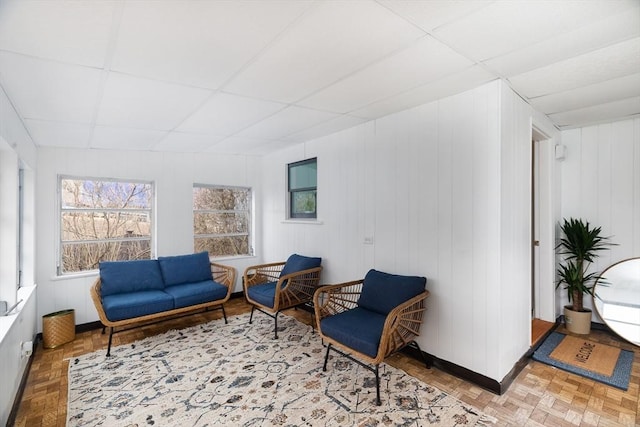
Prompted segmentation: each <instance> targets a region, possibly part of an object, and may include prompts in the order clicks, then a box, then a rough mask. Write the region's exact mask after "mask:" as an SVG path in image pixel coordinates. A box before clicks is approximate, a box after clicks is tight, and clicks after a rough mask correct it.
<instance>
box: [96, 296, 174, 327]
mask: <svg viewBox="0 0 640 427" xmlns="http://www.w3.org/2000/svg"><path fill="white" fill-rule="evenodd" d="M102 307H103V308H104V312H105V314H106V315H107V318H108V319H109V320H111V321H112V322H115V321H118V320H123V319H131V318H134V317H139V316H145V315H147V314H154V313H160V312H161V311H167V310H171V309H172V308H173V297H172V296H171V295H169V294H167V293H166V292H163V291H157V290H152V291H139V292H127V293H120V294H113V295H108V296H105V297H103V298H102Z"/></svg>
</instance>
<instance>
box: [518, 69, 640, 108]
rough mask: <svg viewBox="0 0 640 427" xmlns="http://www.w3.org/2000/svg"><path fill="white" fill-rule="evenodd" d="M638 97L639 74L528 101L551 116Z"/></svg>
mask: <svg viewBox="0 0 640 427" xmlns="http://www.w3.org/2000/svg"><path fill="white" fill-rule="evenodd" d="M638 95H640V73H638V74H632V75H630V76H625V77H620V78H618V79H613V80H606V81H604V82H601V83H596V84H593V85H589V86H583V87H580V88H577V89H573V90H569V91H565V92H557V93H553V94H551V95H546V96H540V97H538V98H532V99H531V100H530V102H531V105H533V106H534V107H535V108H536V110H538V111H540V112H542V113H545V114H552V113H558V112H562V111H567V110H576V109H580V108H584V107H589V106H593V105H597V104H606V103H609V102H613V101H615V100H616V99H624V98H628V97H632V96H638Z"/></svg>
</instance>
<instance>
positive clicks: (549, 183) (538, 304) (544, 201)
mask: <svg viewBox="0 0 640 427" xmlns="http://www.w3.org/2000/svg"><path fill="white" fill-rule="evenodd" d="M531 140H532V141H533V142H532V144H538V147H537V150H536V149H535V148H534V147H533V146H532V150H531V152H532V153H535V152H537V153H538V154H539V156H538V159H537V160H538V170H539V173H538V174H535V173H534V171H533V170H532V173H531V174H532V180H533V179H534V177H537V182H535V183H533V182H532V191H533V187H534V185H535V186H536V188H537V192H538V197H537V198H536V199H537V202H538V205H537V206H533V200H534V197H533V194H532V195H531V196H532V197H531V200H532V207H531V209H532V224H531V229H532V230H534V226H533V221H534V212H535V213H536V214H537V218H536V220H537V222H538V235H537V236H534V235H533V231H532V239H531V244H532V263H531V268H532V271H531V277H532V280H533V279H534V277H535V282H534V283H533V284H532V287H533V292H532V298H534V301H531V304H532V306H533V316H534V317H535V318H538V319H541V320H545V321H548V322H555V320H556V309H555V306H556V290H555V289H556V288H555V228H556V227H555V214H554V212H555V208H556V196H555V195H556V188H557V187H556V185H555V183H556V181H557V180H556V179H555V176H556V156H555V151H556V149H555V142H554V140H553V138H551V137H549V136H548V135H547V134H545V133H544V132H543V131H541V130H540V129H539V128H537V127H536V126H535V125H532V127H531ZM532 164H533V161H532ZM536 237H537V238H536ZM534 240H538V241H539V242H540V243H539V246H538V247H537V250H536V248H535V247H533V241H534ZM533 257H535V258H536V261H537V265H538V266H539V267H538V271H537V273H538V274H535V275H534V271H533V265H534V261H533Z"/></svg>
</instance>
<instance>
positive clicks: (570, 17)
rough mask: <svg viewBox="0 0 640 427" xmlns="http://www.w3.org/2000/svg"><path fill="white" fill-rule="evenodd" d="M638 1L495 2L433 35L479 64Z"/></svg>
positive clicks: (529, 0)
mask: <svg viewBox="0 0 640 427" xmlns="http://www.w3.org/2000/svg"><path fill="white" fill-rule="evenodd" d="M636 3H637V1H635V0H622V1H610V0H593V1H583V0H563V1H543V0H535V1H531V0H512V1H496V2H493V3H491V4H490V5H488V6H487V7H484V8H481V9H479V10H477V11H475V12H474V13H470V14H468V15H466V16H464V17H462V18H460V19H457V20H455V21H454V22H452V23H450V24H447V25H443V26H442V27H440V28H437V29H436V30H435V31H434V34H435V35H436V37H437V38H438V39H439V40H441V41H442V42H444V43H446V44H448V45H449V46H451V47H453V48H454V49H456V50H458V51H459V52H461V53H464V54H465V55H467V56H469V57H470V58H474V59H476V60H487V59H490V58H493V57H496V56H499V55H504V54H506V53H508V52H511V51H513V50H516V49H521V48H523V47H525V46H529V45H531V44H534V43H537V42H540V41H542V40H545V39H549V38H550V37H554V36H557V35H558V34H561V33H564V32H567V31H572V30H575V29H576V28H579V27H580V26H582V25H584V23H585V22H590V21H593V20H597V19H602V18H604V17H606V16H610V15H614V14H617V13H619V12H621V11H624V10H627V9H631V8H634V7H635V6H636Z"/></svg>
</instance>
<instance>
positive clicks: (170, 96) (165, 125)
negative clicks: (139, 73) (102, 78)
mask: <svg viewBox="0 0 640 427" xmlns="http://www.w3.org/2000/svg"><path fill="white" fill-rule="evenodd" d="M209 96H211V91H209V90H205V89H197V88H193V87H188V86H182V85H178V84H173V83H164V82H160V81H156V80H148V79H142V78H138V77H132V76H127V75H124V74H120V73H114V72H111V73H109V77H108V78H107V81H106V83H105V88H104V94H103V96H102V101H101V104H100V109H99V113H98V118H97V123H98V124H101V125H106V126H112V127H125V128H137V129H152V130H171V129H173V128H175V127H176V126H178V125H179V124H180V123H181V122H182V121H183V120H185V118H186V117H188V116H189V115H190V114H191V113H192V112H193V111H195V110H196V109H198V107H199V106H200V105H202V103H203V102H204V101H205V100H206V99H207V98H208V97H209Z"/></svg>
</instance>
